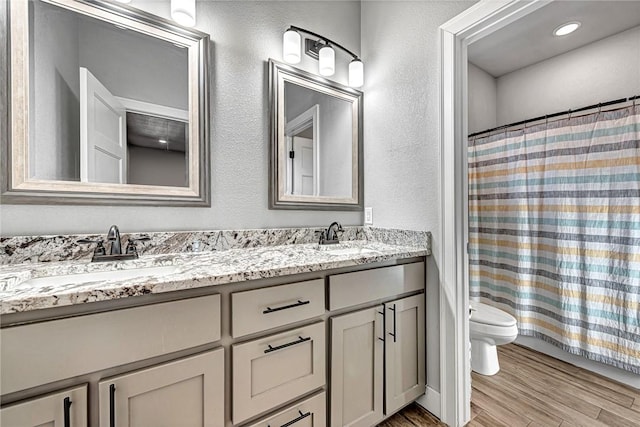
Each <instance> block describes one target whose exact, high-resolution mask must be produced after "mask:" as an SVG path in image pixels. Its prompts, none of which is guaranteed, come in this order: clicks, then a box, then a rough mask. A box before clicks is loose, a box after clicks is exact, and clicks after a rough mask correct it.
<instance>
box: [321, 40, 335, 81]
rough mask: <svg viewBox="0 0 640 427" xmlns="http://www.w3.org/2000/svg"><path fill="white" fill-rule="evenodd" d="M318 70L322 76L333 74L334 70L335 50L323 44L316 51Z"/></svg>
mask: <svg viewBox="0 0 640 427" xmlns="http://www.w3.org/2000/svg"><path fill="white" fill-rule="evenodd" d="M318 61H319V62H318V67H319V70H318V71H319V72H320V74H321V75H323V76H333V73H335V72H336V52H335V50H333V48H331V47H329V46H325V47H323V48H322V49H320V52H318Z"/></svg>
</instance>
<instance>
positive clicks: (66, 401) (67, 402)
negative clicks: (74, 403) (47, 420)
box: [62, 397, 71, 427]
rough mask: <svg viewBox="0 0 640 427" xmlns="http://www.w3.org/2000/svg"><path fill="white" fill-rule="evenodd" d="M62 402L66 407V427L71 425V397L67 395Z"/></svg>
mask: <svg viewBox="0 0 640 427" xmlns="http://www.w3.org/2000/svg"><path fill="white" fill-rule="evenodd" d="M62 404H63V408H64V427H71V414H70V413H69V408H71V399H69V398H68V397H65V398H64V401H63V403H62Z"/></svg>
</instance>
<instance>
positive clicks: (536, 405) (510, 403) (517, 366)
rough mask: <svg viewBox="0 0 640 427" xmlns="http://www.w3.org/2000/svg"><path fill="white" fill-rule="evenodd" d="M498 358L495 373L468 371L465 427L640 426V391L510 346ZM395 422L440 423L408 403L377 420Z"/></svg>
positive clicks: (390, 426) (392, 426)
mask: <svg viewBox="0 0 640 427" xmlns="http://www.w3.org/2000/svg"><path fill="white" fill-rule="evenodd" d="M498 357H499V359H500V367H501V370H500V372H499V373H498V374H496V375H494V376H491V377H487V376H483V375H478V374H476V373H473V374H472V389H473V391H472V396H471V416H472V419H471V422H470V423H469V424H467V427H578V426H584V427H605V426H608V427H639V426H640V390H637V389H634V388H631V387H628V386H625V385H622V384H620V383H617V382H615V381H612V380H609V379H608V378H605V377H602V376H600V375H597V374H594V373H592V372H590V371H587V370H584V369H582V368H578V367H576V366H573V365H570V364H568V363H564V362H562V361H560V360H557V359H554V358H552V357H549V356H547V355H545V354H542V353H538V352H536V351H533V350H529V349H527V348H525V347H521V346H519V345H516V344H508V345H504V346H500V347H498ZM629 375H632V374H629ZM398 426H407V427H413V426H424V427H428V426H444V424H442V423H441V422H439V420H438V419H437V418H436V417H434V416H433V415H432V414H430V413H429V412H427V411H425V410H424V409H422V408H421V407H420V406H418V405H410V406H408V407H406V408H405V409H403V410H402V411H400V412H399V413H397V414H396V415H394V416H393V417H391V418H389V419H388V420H386V421H385V422H383V423H382V424H380V427H398Z"/></svg>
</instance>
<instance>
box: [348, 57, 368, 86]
mask: <svg viewBox="0 0 640 427" xmlns="http://www.w3.org/2000/svg"><path fill="white" fill-rule="evenodd" d="M363 84H364V64H363V63H362V61H360V60H359V59H354V60H353V61H351V62H350V63H349V86H351V87H360V86H362V85H363Z"/></svg>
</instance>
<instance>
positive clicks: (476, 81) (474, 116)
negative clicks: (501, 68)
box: [467, 63, 498, 134]
mask: <svg viewBox="0 0 640 427" xmlns="http://www.w3.org/2000/svg"><path fill="white" fill-rule="evenodd" d="M468 79H469V83H468V86H467V87H468V93H469V97H468V103H469V117H468V119H469V120H468V124H469V133H470V134H471V133H474V132H480V131H483V130H487V129H492V128H494V127H496V123H497V105H496V97H497V95H498V93H497V91H498V86H497V82H496V79H495V78H494V77H493V76H492V75H491V74H489V73H487V72H486V71H484V70H483V69H482V68H479V67H476V66H475V65H473V64H472V63H469V69H468Z"/></svg>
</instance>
